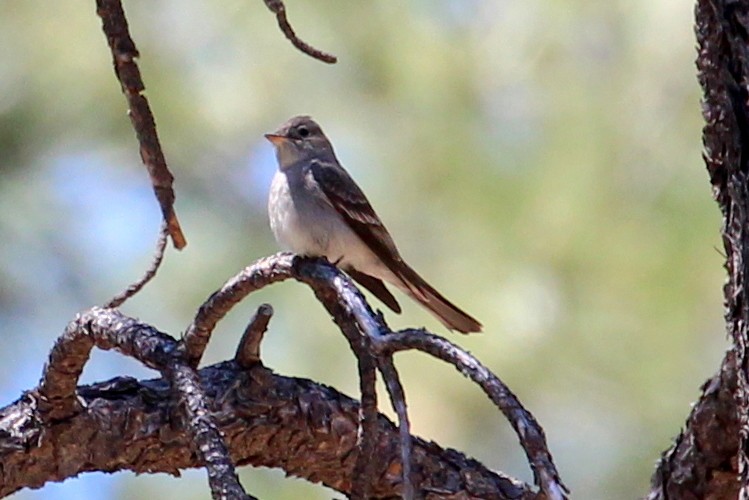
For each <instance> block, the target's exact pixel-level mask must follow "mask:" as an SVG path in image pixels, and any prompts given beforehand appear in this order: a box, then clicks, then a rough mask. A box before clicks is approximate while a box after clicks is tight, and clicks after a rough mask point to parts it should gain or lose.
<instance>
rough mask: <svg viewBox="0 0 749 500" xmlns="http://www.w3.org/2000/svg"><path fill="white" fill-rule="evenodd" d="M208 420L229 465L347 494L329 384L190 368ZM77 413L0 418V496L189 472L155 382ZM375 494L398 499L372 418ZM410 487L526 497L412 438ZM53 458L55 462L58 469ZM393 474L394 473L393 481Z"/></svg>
mask: <svg viewBox="0 0 749 500" xmlns="http://www.w3.org/2000/svg"><path fill="white" fill-rule="evenodd" d="M199 378H200V380H201V387H202V389H203V391H204V392H205V393H207V394H211V395H212V396H213V398H214V401H215V404H213V405H212V410H211V417H212V418H213V420H214V421H216V422H219V423H220V431H221V432H222V433H223V435H224V436H225V438H226V442H227V443H228V444H229V446H230V450H231V453H232V456H233V457H234V458H235V461H236V462H237V463H238V464H240V465H252V466H256V467H273V468H282V469H283V470H285V471H286V472H287V473H288V474H290V475H294V476H297V477H302V478H306V479H307V480H309V481H311V482H313V483H322V484H325V485H326V486H329V487H331V488H334V489H335V490H337V491H339V492H341V493H343V494H350V492H351V489H350V488H351V481H352V477H351V471H352V469H353V461H354V459H353V457H354V454H355V450H356V439H357V421H358V413H359V405H358V403H357V402H356V401H354V400H353V399H351V398H348V397H346V396H344V395H343V394H340V393H339V392H337V391H335V390H334V389H332V388H330V387H326V386H323V385H320V384H316V383H314V382H312V381H309V380H305V379H299V378H290V377H283V376H280V375H276V374H274V373H273V372H272V371H270V370H269V369H267V368H264V367H262V366H261V365H255V366H254V367H253V368H252V369H250V370H244V369H241V368H240V367H239V366H237V364H236V363H233V362H224V363H220V364H217V365H213V366H210V367H207V368H204V369H202V370H200V372H199ZM77 393H78V396H79V398H80V401H81V407H82V411H81V412H79V413H76V414H74V415H71V416H70V417H67V418H65V419H62V420H58V421H55V422H46V423H45V421H44V420H43V419H41V418H40V416H39V412H38V409H37V402H38V400H37V399H36V398H35V397H34V395H33V393H29V394H26V395H25V396H23V397H22V398H21V399H19V400H18V401H16V402H15V403H13V404H11V405H9V406H7V407H5V408H3V409H0V460H1V462H0V463H1V464H2V467H1V468H0V495H1V496H6V495H8V494H10V493H12V492H14V491H17V490H19V489H21V488H23V487H31V488H38V487H40V486H42V485H43V484H44V483H45V482H47V481H62V480H64V479H66V478H68V477H73V476H76V475H78V474H80V473H81V472H88V471H97V470H99V471H109V472H115V471H122V470H129V471H133V472H135V473H156V472H165V473H169V474H173V475H177V474H178V471H179V470H180V469H186V468H195V467H201V464H200V463H199V461H198V460H196V458H195V456H194V455H193V454H191V453H189V452H188V451H187V450H188V449H189V448H190V447H191V446H192V445H191V440H192V438H191V437H190V436H189V435H188V434H187V433H186V432H185V431H184V430H181V429H179V428H176V429H175V427H174V425H173V421H172V420H173V418H172V415H174V414H175V413H176V412H178V411H179V408H178V406H177V405H176V403H175V402H174V400H173V399H172V398H171V392H170V388H169V382H168V381H167V380H165V379H157V380H143V381H137V380H135V379H132V378H116V379H113V380H110V381H108V382H103V383H100V384H95V385H92V386H81V387H78V388H77ZM377 423H378V431H379V436H380V437H379V443H380V445H379V446H378V447H377V449H376V452H377V454H378V455H377V457H375V458H376V460H377V462H378V463H380V464H383V465H381V466H380V468H379V470H378V475H377V476H376V482H375V483H374V484H372V485H371V489H372V494H373V495H375V496H377V497H395V496H398V495H399V494H400V491H399V490H400V476H399V474H398V472H397V471H398V470H399V468H400V467H399V465H400V456H399V454H398V432H397V429H396V428H395V427H394V425H393V424H392V423H391V422H390V421H389V420H388V419H387V418H386V417H385V416H383V415H379V416H378V419H377ZM412 441H413V445H414V454H413V459H414V470H415V477H416V483H417V489H418V491H419V493H420V495H422V497H425V498H438V497H440V498H444V497H445V496H451V495H454V496H455V498H497V499H503V498H508V499H509V498H513V499H533V498H536V494H535V493H533V492H532V491H531V488H530V486H529V485H526V484H524V483H521V482H519V481H516V480H513V479H511V478H509V477H506V476H503V475H502V474H500V473H496V472H492V471H490V470H489V469H487V468H485V467H484V466H482V465H481V464H480V463H478V462H477V461H475V460H472V459H470V458H467V457H465V456H464V455H463V454H461V453H459V452H457V451H455V450H451V449H445V448H441V447H440V446H438V445H437V444H435V443H433V442H427V441H424V440H422V439H419V438H417V437H412ZM60 457H65V463H64V466H61V464H60V462H59V460H60ZM394 471H395V472H394Z"/></svg>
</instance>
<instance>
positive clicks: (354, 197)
mask: <svg viewBox="0 0 749 500" xmlns="http://www.w3.org/2000/svg"><path fill="white" fill-rule="evenodd" d="M310 173H311V174H312V178H313V180H314V181H315V183H316V184H317V186H318V187H319V188H320V190H321V191H322V192H323V194H324V195H325V196H326V197H327V199H328V201H329V202H330V204H331V205H332V206H333V208H335V210H336V211H337V212H338V213H339V214H340V215H341V217H343V219H344V220H345V221H346V223H347V224H348V225H349V227H350V228H351V229H353V231H354V232H355V233H356V235H357V236H359V238H361V239H362V241H363V242H364V243H365V244H366V245H367V246H368V247H369V248H370V249H371V250H372V251H373V252H374V253H375V255H377V256H378V257H379V258H380V260H382V262H383V263H384V264H385V265H386V266H387V267H388V268H389V269H390V270H391V271H392V272H393V273H395V274H396V275H397V276H401V273H402V265H403V259H402V258H401V256H400V254H399V253H398V249H397V248H396V247H395V243H394V242H393V238H392V237H391V236H390V233H388V231H387V229H385V226H384V225H383V224H382V221H381V220H380V218H379V217H378V216H377V214H376V213H375V211H374V209H373V208H372V205H370V204H369V200H367V197H366V196H365V195H364V193H363V192H362V190H361V189H360V188H359V186H357V185H356V182H354V180H353V179H352V178H351V176H350V175H349V174H348V172H346V171H345V170H344V169H343V168H341V167H340V166H339V165H336V164H333V163H329V162H321V161H313V162H311V164H310Z"/></svg>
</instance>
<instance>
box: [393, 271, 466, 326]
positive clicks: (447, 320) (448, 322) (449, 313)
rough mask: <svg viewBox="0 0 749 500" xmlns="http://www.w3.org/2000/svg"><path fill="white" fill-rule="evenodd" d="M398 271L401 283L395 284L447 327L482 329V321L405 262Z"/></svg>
mask: <svg viewBox="0 0 749 500" xmlns="http://www.w3.org/2000/svg"><path fill="white" fill-rule="evenodd" d="M398 271H399V272H398V275H399V278H400V280H399V281H400V282H401V283H397V282H396V283H394V284H395V285H396V286H398V288H400V289H401V290H402V291H403V292H405V293H406V294H407V295H409V296H410V297H411V298H413V299H414V300H415V301H416V302H418V303H419V304H421V305H422V306H423V307H425V308H426V309H428V310H429V311H430V312H431V313H432V314H434V316H436V317H437V319H438V320H440V322H441V323H442V324H443V325H445V326H446V327H447V328H449V329H450V330H457V331H459V332H460V333H472V332H480V331H481V323H479V322H478V321H477V320H476V318H474V317H473V316H471V315H470V314H468V313H466V312H465V311H463V310H462V309H460V308H459V307H458V306H456V305H455V304H453V303H452V302H450V301H449V300H447V299H446V298H445V297H444V296H443V295H442V294H441V293H439V292H438V291H437V290H435V289H434V287H432V286H431V285H430V284H429V283H427V282H426V281H425V280H424V278H422V277H421V276H419V274H418V273H417V272H416V271H414V270H413V269H411V268H410V267H409V266H408V265H406V264H405V262H403V263H402V267H401V268H400V269H399V270H398Z"/></svg>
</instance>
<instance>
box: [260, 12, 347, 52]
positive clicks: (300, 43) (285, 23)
mask: <svg viewBox="0 0 749 500" xmlns="http://www.w3.org/2000/svg"><path fill="white" fill-rule="evenodd" d="M263 1H264V2H265V6H266V7H268V9H269V10H270V11H271V12H273V13H274V14H275V15H276V20H277V21H278V27H279V28H281V32H283V34H284V35H285V36H286V38H287V39H288V40H289V41H290V42H291V43H292V45H294V47H296V48H297V49H299V50H301V51H302V52H304V53H305V54H307V55H308V56H310V57H314V58H315V59H317V60H319V61H322V62H326V63H328V64H335V63H336V62H337V61H338V58H337V57H336V56H334V55H333V54H328V53H327V52H323V51H322V50H318V49H316V48H314V47H313V46H311V45H310V44H308V43H307V42H305V41H304V40H302V39H300V38H299V37H298V36H297V35H296V33H294V28H292V27H291V24H289V20H288V19H286V6H284V4H283V1H282V0H263Z"/></svg>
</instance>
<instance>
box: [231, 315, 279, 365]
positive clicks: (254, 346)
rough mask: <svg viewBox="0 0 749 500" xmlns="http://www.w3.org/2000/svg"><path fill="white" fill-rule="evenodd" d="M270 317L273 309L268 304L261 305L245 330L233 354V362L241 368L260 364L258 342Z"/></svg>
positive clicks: (261, 338)
mask: <svg viewBox="0 0 749 500" xmlns="http://www.w3.org/2000/svg"><path fill="white" fill-rule="evenodd" d="M272 316H273V307H272V306H271V305H270V304H262V305H261V306H260V307H258V308H257V312H256V313H255V315H254V316H253V317H252V319H251V320H250V322H249V324H248V325H247V328H245V330H244V335H242V339H241V340H240V341H239V345H238V346H237V352H236V354H234V361H236V363H237V364H238V365H239V366H241V367H242V368H251V367H253V366H254V365H256V364H257V363H260V342H262V341H263V335H265V332H266V330H267V329H268V323H269V322H270V318H271V317H272Z"/></svg>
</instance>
